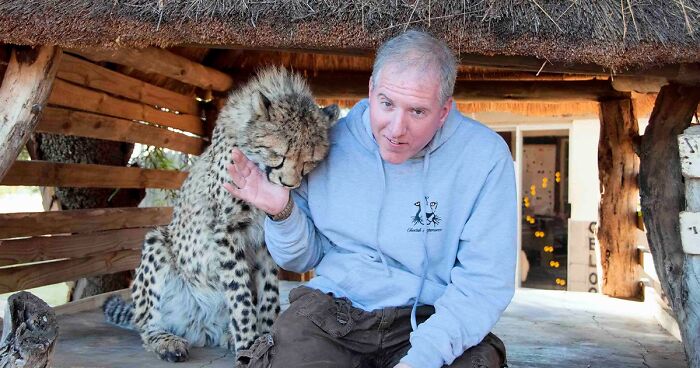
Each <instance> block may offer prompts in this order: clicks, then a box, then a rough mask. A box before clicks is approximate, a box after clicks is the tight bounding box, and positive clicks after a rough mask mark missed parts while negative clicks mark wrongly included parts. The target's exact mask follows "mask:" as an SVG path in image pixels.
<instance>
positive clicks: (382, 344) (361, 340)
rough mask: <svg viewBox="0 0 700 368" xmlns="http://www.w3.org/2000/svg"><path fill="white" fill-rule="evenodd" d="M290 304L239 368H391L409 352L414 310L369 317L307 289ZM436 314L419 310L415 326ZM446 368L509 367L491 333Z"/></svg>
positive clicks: (502, 348) (428, 308)
mask: <svg viewBox="0 0 700 368" xmlns="http://www.w3.org/2000/svg"><path fill="white" fill-rule="evenodd" d="M289 301H290V303H291V305H290V306H289V308H288V309H287V310H286V311H284V312H283V313H282V314H281V315H280V316H279V318H278V319H277V321H276V322H275V324H274V325H273V326H272V332H271V333H270V334H266V335H263V336H261V337H260V338H259V339H258V340H256V341H255V343H254V344H253V345H252V346H251V348H250V349H248V350H243V351H241V352H239V354H238V364H237V365H236V367H237V368H268V367H272V368H279V367H284V368H297V367H310V368H325V367H328V368H331V367H332V368H336V367H347V368H392V367H393V366H394V365H396V364H398V363H399V360H401V358H403V357H404V356H405V355H406V352H408V349H409V348H410V347H411V344H410V342H409V340H408V339H409V334H410V333H411V322H410V319H411V308H410V307H404V308H384V309H378V310H375V311H372V312H366V311H364V310H361V309H358V308H354V307H353V306H352V305H351V303H350V301H348V300H347V299H345V298H334V297H332V296H331V295H327V294H324V293H322V292H321V291H319V290H316V289H312V288H308V287H304V286H301V287H298V288H296V289H293V290H292V291H291V292H290V294H289ZM434 312H435V309H434V308H433V307H432V306H422V307H419V308H418V309H417V311H416V321H417V322H418V323H421V322H423V321H425V320H426V319H428V317H430V315H432V314H433V313H434ZM445 367H451V368H500V367H507V365H506V350H505V346H504V345H503V342H502V341H501V340H500V339H499V338H498V337H496V335H493V334H491V333H489V334H488V335H487V336H486V337H485V338H484V340H483V341H482V342H481V343H479V344H478V345H476V346H474V347H472V348H470V349H469V350H467V351H465V352H464V354H463V355H462V356H461V357H459V358H457V359H456V360H455V361H454V362H452V364H450V365H449V366H447V365H446V366H445ZM413 368H421V367H413Z"/></svg>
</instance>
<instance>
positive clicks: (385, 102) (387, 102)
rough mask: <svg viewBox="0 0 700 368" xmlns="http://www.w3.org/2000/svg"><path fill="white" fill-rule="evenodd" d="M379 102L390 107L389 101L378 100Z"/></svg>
mask: <svg viewBox="0 0 700 368" xmlns="http://www.w3.org/2000/svg"><path fill="white" fill-rule="evenodd" d="M379 103H380V104H381V105H382V106H384V107H391V102H389V101H380V102H379Z"/></svg>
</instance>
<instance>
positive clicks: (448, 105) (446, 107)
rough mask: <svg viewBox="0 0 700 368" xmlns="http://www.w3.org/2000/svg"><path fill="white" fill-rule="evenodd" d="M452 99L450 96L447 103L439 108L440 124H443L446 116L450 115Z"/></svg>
mask: <svg viewBox="0 0 700 368" xmlns="http://www.w3.org/2000/svg"><path fill="white" fill-rule="evenodd" d="M453 101H454V99H453V98H452V96H450V97H449V98H448V99H447V101H445V103H444V104H443V105H442V107H441V108H440V123H441V124H442V123H444V122H445V121H446V120H447V116H448V115H450V110H452V102H453Z"/></svg>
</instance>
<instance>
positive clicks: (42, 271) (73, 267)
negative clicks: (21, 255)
mask: <svg viewBox="0 0 700 368" xmlns="http://www.w3.org/2000/svg"><path fill="white" fill-rule="evenodd" d="M140 261H141V250H122V251H119V252H111V253H100V254H98V255H95V256H92V257H86V258H79V259H69V260H65V261H57V262H48V263H40V264H32V265H26V266H18V267H9V268H2V269H0V293H9V292H12V291H17V290H25V289H30V288H34V287H38V286H44V285H50V284H55V283H57V282H63V281H70V280H75V279H78V278H81V277H89V276H97V275H104V274H108V273H115V272H120V271H127V270H131V269H134V268H136V266H138V265H139V262H140Z"/></svg>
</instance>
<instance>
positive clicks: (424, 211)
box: [408, 197, 442, 233]
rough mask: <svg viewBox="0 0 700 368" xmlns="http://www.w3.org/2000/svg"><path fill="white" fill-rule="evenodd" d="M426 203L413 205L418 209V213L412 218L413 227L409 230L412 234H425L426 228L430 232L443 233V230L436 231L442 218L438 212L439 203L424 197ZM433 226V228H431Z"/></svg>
mask: <svg viewBox="0 0 700 368" xmlns="http://www.w3.org/2000/svg"><path fill="white" fill-rule="evenodd" d="M424 198H425V201H416V202H415V203H413V205H414V206H415V207H416V213H415V214H414V215H413V216H411V227H409V228H408V232H410V233H419V232H423V228H424V227H425V228H426V229H427V231H428V232H431V231H442V229H441V228H440V229H436V227H437V226H438V225H440V222H441V221H442V217H440V216H439V215H438V214H437V212H436V210H437V208H438V202H437V201H431V200H429V198H430V197H424ZM431 225H432V227H431Z"/></svg>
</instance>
